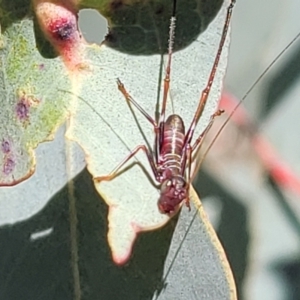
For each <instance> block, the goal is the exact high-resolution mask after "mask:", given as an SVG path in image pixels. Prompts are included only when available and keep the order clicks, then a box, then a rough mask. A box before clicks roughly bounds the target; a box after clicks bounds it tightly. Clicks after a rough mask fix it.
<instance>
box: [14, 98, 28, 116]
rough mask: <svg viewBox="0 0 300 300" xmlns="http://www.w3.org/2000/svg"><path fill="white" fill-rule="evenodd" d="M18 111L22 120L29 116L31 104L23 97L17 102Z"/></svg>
mask: <svg viewBox="0 0 300 300" xmlns="http://www.w3.org/2000/svg"><path fill="white" fill-rule="evenodd" d="M16 113H17V116H18V118H19V119H20V120H26V119H28V118H29V115H28V113H29V105H28V103H26V101H25V99H21V101H20V102H18V103H17V106H16Z"/></svg>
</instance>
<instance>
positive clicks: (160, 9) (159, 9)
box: [154, 5, 165, 15]
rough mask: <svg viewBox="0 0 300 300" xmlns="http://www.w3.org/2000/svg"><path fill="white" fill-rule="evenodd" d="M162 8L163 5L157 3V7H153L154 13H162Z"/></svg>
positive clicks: (163, 8)
mask: <svg viewBox="0 0 300 300" xmlns="http://www.w3.org/2000/svg"><path fill="white" fill-rule="evenodd" d="M164 10H165V7H164V6H163V5H159V6H158V7H156V8H155V11H154V13H155V14H156V15H161V14H163V12H164Z"/></svg>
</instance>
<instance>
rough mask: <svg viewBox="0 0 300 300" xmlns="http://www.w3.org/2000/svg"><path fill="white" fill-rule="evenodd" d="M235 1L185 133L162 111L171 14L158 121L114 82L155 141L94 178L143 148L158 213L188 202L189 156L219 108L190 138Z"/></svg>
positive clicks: (167, 77)
mask: <svg viewBox="0 0 300 300" xmlns="http://www.w3.org/2000/svg"><path fill="white" fill-rule="evenodd" d="M234 4H235V0H232V1H231V3H230V5H229V6H228V8H227V15H226V20H225V24H224V27H223V32H222V36H221V40H220V43H219V48H218V52H217V55H216V57H215V60H214V64H213V66H212V69H211V72H210V76H209V79H208V82H207V85H206V87H205V89H204V90H203V91H202V94H201V97H200V99H199V104H198V107H197V110H196V112H195V115H194V117H193V120H192V123H191V125H190V127H189V129H188V130H187V132H186V133H185V126H184V123H183V120H182V118H181V117H180V116H178V115H176V114H172V115H170V116H169V117H168V118H167V119H166V120H165V111H166V104H167V96H168V92H169V86H170V73H171V62H172V54H173V50H172V48H173V42H174V36H175V21H176V18H175V16H174V15H173V16H172V17H171V22H170V34H169V48H168V63H167V68H166V74H165V78H164V90H163V102H162V107H161V111H160V115H159V123H158V124H157V122H156V121H155V120H154V119H153V118H152V117H151V116H150V115H149V114H148V113H147V112H146V111H145V110H144V109H143V108H142V107H141V106H140V105H139V104H138V103H137V102H136V101H135V100H134V99H133V98H132V97H131V96H130V95H129V93H128V92H127V91H126V89H125V87H124V85H123V83H122V82H121V81H120V80H119V79H118V80H117V84H118V88H119V90H120V91H121V92H122V94H123V95H124V97H125V98H126V100H127V101H129V102H130V103H131V104H133V105H134V106H135V107H136V108H137V109H138V110H139V111H140V112H141V113H142V114H143V115H144V116H145V117H146V118H147V120H148V121H149V122H150V123H151V124H152V125H153V127H154V133H155V141H154V147H153V149H149V148H148V147H147V146H146V145H139V146H137V147H136V148H135V149H134V150H132V151H131V153H130V154H129V155H128V156H127V157H126V158H125V159H124V160H123V161H122V162H121V163H120V164H119V165H118V166H117V167H116V168H115V169H114V170H113V171H112V172H111V173H110V174H109V175H106V176H100V177H95V178H94V180H95V181H97V182H100V181H110V180H112V179H113V178H114V177H115V176H116V175H117V172H118V171H119V170H120V168H122V166H123V165H124V164H125V163H126V162H127V161H128V160H130V159H131V158H132V157H133V156H135V155H136V153H137V152H138V151H139V150H143V151H144V152H145V154H146V156H147V158H148V161H149V163H150V166H151V169H152V171H153V174H154V177H155V179H156V181H157V182H158V183H160V184H161V186H160V197H159V200H158V208H159V210H160V212H161V213H165V214H169V213H173V212H175V211H176V210H177V208H178V207H179V205H180V204H181V202H183V201H185V204H186V206H187V207H189V208H190V204H189V188H190V184H191V165H192V155H193V153H195V152H197V151H198V150H199V147H200V146H201V144H202V142H203V138H204V136H205V135H206V133H207V132H208V130H209V129H210V128H211V126H212V124H213V121H214V118H215V117H216V116H219V115H220V114H221V113H222V112H223V111H222V110H218V111H217V112H216V113H214V114H213V115H212V116H211V118H210V121H209V124H208V125H207V127H206V128H205V129H204V131H203V132H202V133H201V134H200V136H199V137H198V138H197V139H196V141H195V142H194V143H193V144H192V138H193V135H194V131H195V128H196V125H197V123H198V121H199V118H200V117H201V115H202V112H203V110H204V107H205V104H206V102H207V99H208V96H209V92H210V90H211V86H212V84H213V80H214V77H215V73H216V70H217V67H218V63H219V60H220V56H221V53H222V49H223V46H224V42H225V40H226V36H227V32H228V28H229V23H230V19H231V15H232V10H233V6H234Z"/></svg>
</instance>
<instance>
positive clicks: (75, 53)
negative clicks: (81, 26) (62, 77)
mask: <svg viewBox="0 0 300 300" xmlns="http://www.w3.org/2000/svg"><path fill="white" fill-rule="evenodd" d="M34 8H35V12H36V16H37V19H38V22H39V24H40V27H41V29H42V31H43V32H44V34H45V37H46V38H47V39H48V40H49V41H50V43H51V44H52V45H53V47H54V48H55V50H56V51H57V53H58V54H59V55H60V56H61V57H62V59H63V60H64V62H65V64H66V66H67V68H68V69H69V70H71V71H76V70H77V69H78V66H81V65H82V53H83V47H82V46H83V40H82V38H81V34H80V32H79V30H78V24H77V13H78V9H77V8H76V7H75V6H72V2H66V1H55V3H51V2H46V1H42V0H36V1H35V2H34Z"/></svg>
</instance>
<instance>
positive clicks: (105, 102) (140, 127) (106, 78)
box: [67, 2, 228, 263]
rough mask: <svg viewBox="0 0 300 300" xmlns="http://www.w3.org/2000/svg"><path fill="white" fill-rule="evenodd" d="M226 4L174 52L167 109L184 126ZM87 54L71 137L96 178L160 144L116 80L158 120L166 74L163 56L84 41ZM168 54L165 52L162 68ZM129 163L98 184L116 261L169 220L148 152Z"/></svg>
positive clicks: (213, 97)
mask: <svg viewBox="0 0 300 300" xmlns="http://www.w3.org/2000/svg"><path fill="white" fill-rule="evenodd" d="M226 5H227V2H225V3H224V6H223V8H222V10H221V11H220V13H219V14H218V16H217V18H216V19H215V20H214V21H213V22H212V23H211V24H210V26H209V27H208V29H207V30H206V31H205V32H204V33H203V34H201V35H200V36H199V38H197V40H195V41H194V42H193V43H192V44H191V45H190V46H189V47H187V48H186V49H184V50H182V51H178V52H176V53H174V56H173V60H172V71H171V87H170V94H169V99H168V107H167V114H170V113H171V112H174V113H176V114H178V115H180V116H182V118H183V120H184V122H185V124H186V127H188V126H189V124H190V122H191V120H192V118H193V115H194V113H195V110H196V107H197V105H198V102H199V97H200V94H201V91H202V89H204V87H205V85H206V83H207V81H208V76H209V72H210V71H211V67H212V64H213V61H214V59H215V55H216V52H217V48H218V44H219V41H220V35H221V31H222V29H223V25H224V21H225V13H226ZM175 39H176V37H175ZM227 50H228V43H227V44H226V46H225V47H224V50H223V54H222V57H221V61H220V64H219V68H218V71H217V74H216V77H215V81H214V85H213V87H212V90H211V93H210V97H209V100H208V103H207V105H206V108H205V111H204V113H203V115H202V117H201V120H200V122H199V124H198V126H197V129H196V131H195V138H196V137H197V136H198V135H199V134H200V133H201V132H202V131H203V129H204V128H205V127H206V125H207V124H208V120H209V118H210V116H211V115H212V114H213V113H214V111H215V109H216V105H217V102H218V99H219V96H220V92H221V88H222V80H223V76H224V73H225V68H226V60H227ZM85 57H86V65H85V68H83V69H82V73H81V76H79V77H78V78H77V83H76V84H75V83H73V86H74V87H76V88H75V89H76V90H73V91H71V92H72V93H73V94H76V95H77V97H78V101H77V108H76V111H75V112H74V115H73V118H72V122H71V127H70V130H69V132H68V133H67V136H68V137H69V138H71V139H73V140H75V141H77V142H78V143H79V144H80V145H81V147H82V148H83V149H84V151H85V153H86V155H87V164H88V170H89V171H90V172H91V174H92V175H93V176H94V177H97V176H101V175H107V174H109V173H110V172H111V171H112V170H113V169H114V168H115V167H116V166H117V165H118V164H119V163H120V162H121V161H122V160H123V159H124V158H126V156H128V154H129V153H130V151H131V150H133V149H134V148H135V147H136V146H138V145H141V144H147V143H148V145H150V146H152V144H153V141H154V134H153V126H152V125H151V124H150V123H149V122H148V120H147V119H146V118H145V117H144V116H143V115H141V113H140V112H139V111H135V110H131V109H130V107H129V105H128V103H127V102H126V100H125V99H124V96H123V95H122V94H121V93H120V91H119V90H118V88H117V84H116V80H117V78H119V79H120V80H121V81H122V82H123V83H124V85H125V87H126V89H127V90H128V92H129V93H130V94H131V96H132V97H133V98H134V99H135V100H136V101H137V102H138V103H139V104H140V105H141V106H142V107H143V108H144V110H145V111H146V112H148V113H149V115H151V116H152V117H153V118H155V112H156V108H157V103H159V101H161V97H162V94H161V92H162V91H161V90H159V87H160V88H161V86H162V84H163V76H164V75H161V68H160V66H161V63H162V61H161V56H160V55H152V56H129V55H128V54H123V53H120V52H117V51H113V50H111V49H110V48H108V47H106V46H104V45H102V46H101V47H99V46H97V45H92V46H86V51H85ZM166 59H167V57H164V60H163V61H164V63H163V67H162V69H164V68H165V63H166ZM163 73H164V72H163ZM133 112H134V114H133ZM134 116H135V117H136V119H135V118H134ZM145 140H146V141H145ZM124 167H125V169H126V170H125V171H124V172H122V173H120V174H119V176H117V177H115V178H114V179H113V180H111V181H109V182H104V181H102V182H101V183H99V184H96V188H97V190H98V191H99V193H100V194H101V196H102V197H103V199H104V200H105V201H106V203H107V204H108V205H109V215H108V219H109V233H108V240H109V243H110V246H111V249H112V253H113V258H114V260H115V261H116V262H118V263H122V262H124V261H126V260H127V259H128V257H129V255H130V253H131V248H132V245H133V241H134V240H135V238H136V234H137V233H138V232H140V231H147V230H152V229H154V228H158V227H160V226H162V225H164V224H165V223H166V222H167V221H168V219H169V217H168V216H166V215H162V214H161V213H160V212H159V211H158V208H157V200H158V196H159V191H158V188H157V186H156V185H155V179H154V177H153V174H152V171H151V169H150V166H149V162H148V160H147V158H146V156H145V154H144V153H138V154H137V155H135V156H134V158H132V159H131V160H130V161H128V163H127V164H126V165H125V166H124ZM127 167H128V168H127ZM149 178H150V179H149Z"/></svg>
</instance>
